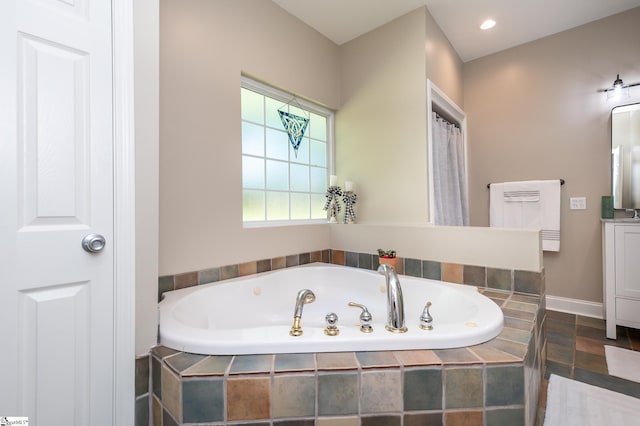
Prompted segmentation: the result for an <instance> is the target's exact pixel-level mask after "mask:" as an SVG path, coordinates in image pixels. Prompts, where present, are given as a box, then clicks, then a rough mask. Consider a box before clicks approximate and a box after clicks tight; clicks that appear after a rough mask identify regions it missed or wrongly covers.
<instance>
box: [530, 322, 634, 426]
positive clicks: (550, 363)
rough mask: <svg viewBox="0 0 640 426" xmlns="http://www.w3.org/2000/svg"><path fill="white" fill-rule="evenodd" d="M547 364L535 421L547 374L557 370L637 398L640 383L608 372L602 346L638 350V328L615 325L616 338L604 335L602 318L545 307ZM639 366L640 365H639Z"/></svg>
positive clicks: (542, 407)
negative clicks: (551, 309)
mask: <svg viewBox="0 0 640 426" xmlns="http://www.w3.org/2000/svg"><path fill="white" fill-rule="evenodd" d="M545 327H546V334H547V366H546V369H545V374H544V380H543V382H542V387H541V392H540V404H539V412H538V424H542V422H543V419H544V410H545V408H546V406H547V385H548V380H549V376H550V375H551V374H556V375H558V376H563V377H567V378H570V379H574V380H578V381H581V382H584V383H588V384H590V385H594V386H598V387H602V388H605V389H610V390H612V391H615V392H620V393H623V394H626V395H630V396H633V397H636V398H640V383H636V382H632V381H629V380H624V379H621V378H618V377H615V376H610V375H609V374H608V369H607V361H606V358H605V352H604V346H605V345H609V346H619V347H621V348H625V349H631V350H634V351H640V330H638V329H634V328H627V327H621V326H618V327H617V339H616V340H612V339H607V337H606V330H605V328H606V324H605V321H604V320H601V319H596V318H589V317H583V316H579V315H573V314H566V313H563V312H556V311H547V312H546V319H545ZM639 368H640V366H639Z"/></svg>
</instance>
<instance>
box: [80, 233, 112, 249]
mask: <svg viewBox="0 0 640 426" xmlns="http://www.w3.org/2000/svg"><path fill="white" fill-rule="evenodd" d="M106 244H107V241H106V240H105V239H104V237H103V236H102V235H100V234H89V235H87V236H86V237H84V238H83V239H82V248H83V249H85V251H87V252H89V253H98V252H100V251H102V249H103V248H104V246H105V245H106Z"/></svg>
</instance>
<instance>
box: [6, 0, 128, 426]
mask: <svg viewBox="0 0 640 426" xmlns="http://www.w3.org/2000/svg"><path fill="white" fill-rule="evenodd" d="M111 15H112V11H111V2H110V1H109V0H2V1H0V303H1V305H0V339H1V341H0V417H2V416H22V417H29V424H30V425H32V426H33V425H39V426H48V425H77V426H86V425H110V424H112V423H113V416H114V414H113V411H114V409H113V406H114V373H115V372H114V344H115V340H114V339H115V337H114V282H115V281H114V250H113V249H114V245H115V244H114V242H113V236H114V213H113V212H114V190H113V188H114V184H113V182H114V173H113V169H114V167H113V146H114V144H113V113H112V110H113V101H112V96H113V91H112V90H113V88H112V36H111V31H112V30H111V28H112V24H111ZM90 234H97V235H99V236H102V237H103V238H104V241H105V245H104V247H102V245H101V242H100V241H101V240H100V237H95V238H94V239H93V241H92V242H91V243H90V244H89V247H88V248H87V250H85V249H84V248H83V247H82V241H83V238H84V237H85V236H87V235H90ZM91 250H93V252H92V251H91Z"/></svg>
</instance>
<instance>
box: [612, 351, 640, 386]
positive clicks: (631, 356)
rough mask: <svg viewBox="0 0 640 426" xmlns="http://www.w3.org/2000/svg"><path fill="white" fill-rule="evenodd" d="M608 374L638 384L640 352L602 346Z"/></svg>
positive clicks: (639, 377) (639, 380)
mask: <svg viewBox="0 0 640 426" xmlns="http://www.w3.org/2000/svg"><path fill="white" fill-rule="evenodd" d="M604 353H605V355H606V357H607V367H608V368H609V374H611V375H612V376H616V377H621V378H623V379H627V380H632V381H634V382H638V383H640V352H636V351H631V350H629V349H622V348H618V347H616V346H607V345H605V346H604Z"/></svg>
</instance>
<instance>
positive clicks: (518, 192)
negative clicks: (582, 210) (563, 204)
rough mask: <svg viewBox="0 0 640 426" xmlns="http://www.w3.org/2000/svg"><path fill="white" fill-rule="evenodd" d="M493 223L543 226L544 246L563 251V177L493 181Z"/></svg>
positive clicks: (491, 190) (524, 226) (544, 248)
mask: <svg viewBox="0 0 640 426" xmlns="http://www.w3.org/2000/svg"><path fill="white" fill-rule="evenodd" d="M489 188H490V189H489V196H490V199H489V224H490V226H492V227H502V228H526V229H540V230H542V249H543V250H546V251H560V180H531V181H524V182H504V183H492V184H491V186H490V187H489Z"/></svg>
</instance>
